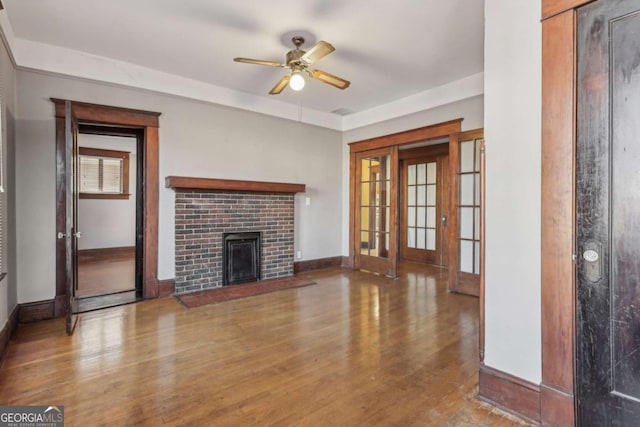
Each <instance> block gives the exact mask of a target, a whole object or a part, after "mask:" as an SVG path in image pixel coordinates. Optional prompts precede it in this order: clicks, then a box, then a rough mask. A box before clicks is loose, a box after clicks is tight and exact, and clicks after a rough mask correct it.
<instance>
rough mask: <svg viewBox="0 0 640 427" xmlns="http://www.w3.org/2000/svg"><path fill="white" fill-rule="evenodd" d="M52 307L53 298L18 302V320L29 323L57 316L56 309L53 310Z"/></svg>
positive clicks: (53, 304)
mask: <svg viewBox="0 0 640 427" xmlns="http://www.w3.org/2000/svg"><path fill="white" fill-rule="evenodd" d="M54 307H55V300H54V299H49V300H44V301H36V302H29V303H26V304H20V308H19V310H18V322H19V323H29V322H37V321H39V320H48V319H53V318H54V317H59V316H56V312H55V311H56V310H54Z"/></svg>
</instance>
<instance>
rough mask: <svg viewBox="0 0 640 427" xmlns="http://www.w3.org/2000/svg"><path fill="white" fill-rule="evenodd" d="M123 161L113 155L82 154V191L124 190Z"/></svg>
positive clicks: (109, 192)
mask: <svg viewBox="0 0 640 427" xmlns="http://www.w3.org/2000/svg"><path fill="white" fill-rule="evenodd" d="M123 163H124V162H123V161H122V159H117V158H113V157H99V156H85V155H81V156H80V192H81V193H104V194H119V193H122V192H123Z"/></svg>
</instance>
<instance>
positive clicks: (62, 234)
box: [58, 231, 67, 239]
mask: <svg viewBox="0 0 640 427" xmlns="http://www.w3.org/2000/svg"><path fill="white" fill-rule="evenodd" d="M65 237H67V233H63V232H62V231H58V239H64V238H65Z"/></svg>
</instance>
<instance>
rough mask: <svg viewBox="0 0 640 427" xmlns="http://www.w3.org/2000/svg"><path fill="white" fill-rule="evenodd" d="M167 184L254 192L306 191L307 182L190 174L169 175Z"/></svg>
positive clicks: (169, 185) (183, 187) (190, 187)
mask: <svg viewBox="0 0 640 427" xmlns="http://www.w3.org/2000/svg"><path fill="white" fill-rule="evenodd" d="M165 186H166V187H167V188H173V189H176V188H182V189H189V190H219V191H246V192H254V193H303V192H304V191H305V184H292V183H287V182H265V181H241V180H235V179H217V178H193V177H188V176H168V177H166V178H165Z"/></svg>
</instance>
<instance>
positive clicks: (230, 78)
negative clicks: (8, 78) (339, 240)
mask: <svg viewBox="0 0 640 427" xmlns="http://www.w3.org/2000/svg"><path fill="white" fill-rule="evenodd" d="M3 3H4V5H5V8H6V11H7V16H8V20H9V22H10V26H11V27H12V31H13V36H14V37H15V38H16V39H17V40H29V41H32V42H38V43H41V44H45V45H54V46H58V47H63V48H67V49H72V50H75V51H80V52H86V53H90V54H93V55H98V56H102V57H107V58H112V59H115V60H118V61H123V62H127V63H131V64H136V65H139V66H143V67H146V68H151V69H154V70H158V71H162V72H164V73H169V74H172V75H176V76H181V77H185V78H188V79H192V80H196V81H199V82H203V83H206V84H210V85H215V86H218V87H223V88H228V89H232V90H234V91H241V92H247V93H249V94H253V95H255V96H259V97H261V98H262V97H264V98H271V99H274V98H276V99H277V100H278V101H282V102H286V103H290V104H293V105H295V106H296V107H299V106H303V107H304V108H307V109H313V110H317V111H320V112H325V113H330V112H331V111H333V110H335V109H338V108H345V109H347V110H349V111H351V112H354V113H357V112H361V111H364V110H368V109H371V108H373V107H379V106H381V105H385V104H388V103H392V102H393V101H396V100H398V99H401V98H405V97H407V96H410V95H414V94H416V93H420V92H424V91H427V90H429V89H432V88H435V87H438V86H441V85H444V84H446V83H449V82H453V81H456V80H459V79H462V78H465V77H468V76H472V75H475V74H477V73H480V72H482V70H483V38H484V29H483V25H484V1H483V0H395V1H389V0H298V1H291V0H289V1H283V0H270V1H255V0H251V1H249V0H181V1H176V0H135V1H134V0H108V1H104V0H64V1H60V0H4V1H3ZM295 34H302V35H304V36H306V38H307V39H308V40H307V41H308V42H307V43H306V44H305V46H306V47H307V48H309V47H311V45H312V43H314V42H316V41H318V40H326V41H328V42H330V43H332V44H333V45H334V46H335V48H336V51H335V52H334V53H332V54H331V55H329V56H327V57H325V58H324V59H322V60H321V61H320V62H318V63H317V64H316V65H317V68H319V69H322V70H325V71H328V72H330V73H332V74H336V75H338V76H340V77H343V78H345V79H347V80H350V81H351V82H352V83H351V86H350V87H349V88H348V89H346V90H344V91H341V90H338V89H336V88H333V87H331V86H328V85H325V84H323V83H320V82H318V81H311V82H309V81H308V83H307V86H306V87H305V89H304V90H303V91H301V92H299V93H296V92H293V91H291V90H290V89H289V88H287V89H285V91H284V92H283V93H282V94H280V95H268V92H269V90H270V89H271V88H272V87H273V85H274V84H275V83H276V82H277V81H278V79H279V78H280V77H281V76H282V75H283V74H284V73H285V72H286V70H284V69H277V68H271V67H264V66H259V65H249V64H240V63H235V62H233V58H234V57H236V56H243V57H249V58H257V59H265V60H272V61H278V62H284V55H285V53H286V52H287V51H288V50H290V49H291V48H293V45H292V44H291V42H290V38H291V36H292V35H295ZM303 48H304V47H303ZM18 65H19V66H20V65H21V64H18ZM241 95H242V96H244V94H241Z"/></svg>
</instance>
